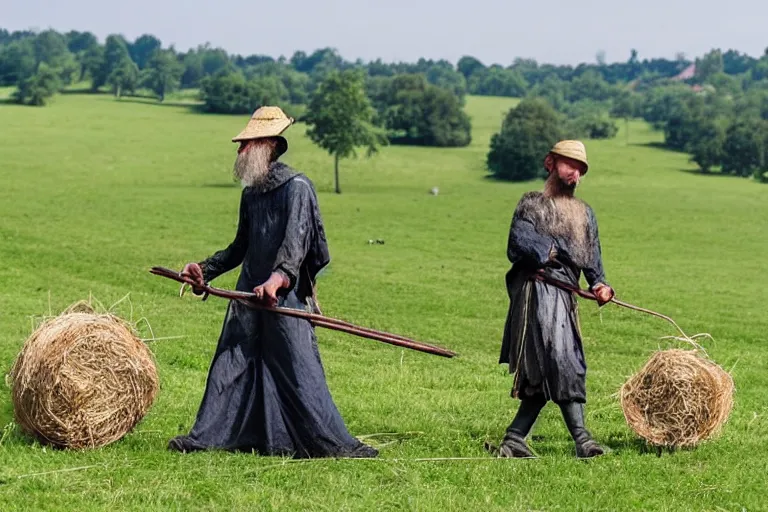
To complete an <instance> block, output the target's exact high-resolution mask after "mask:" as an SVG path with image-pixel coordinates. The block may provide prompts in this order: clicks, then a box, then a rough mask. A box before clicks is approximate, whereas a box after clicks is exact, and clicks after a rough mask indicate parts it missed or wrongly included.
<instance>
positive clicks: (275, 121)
mask: <svg viewBox="0 0 768 512" xmlns="http://www.w3.org/2000/svg"><path fill="white" fill-rule="evenodd" d="M293 122H294V119H293V118H292V117H288V116H287V115H285V112H283V110H282V109H281V108H280V107H261V108H259V109H257V110H256V111H255V112H254V113H253V115H252V116H251V119H250V121H248V124H247V125H246V127H245V128H244V129H243V131H241V132H240V133H238V134H237V136H235V137H233V138H232V142H241V141H246V140H254V139H263V138H269V137H275V138H277V139H278V140H279V141H280V144H281V145H282V146H283V147H282V148H281V151H280V152H281V153H284V152H285V151H286V150H287V149H288V141H286V140H285V138H284V137H282V136H281V134H282V133H283V132H284V131H285V130H287V129H288V127H289V126H291V125H292V124H293Z"/></svg>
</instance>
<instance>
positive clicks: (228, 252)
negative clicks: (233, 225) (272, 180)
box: [199, 190, 248, 282]
mask: <svg viewBox="0 0 768 512" xmlns="http://www.w3.org/2000/svg"><path fill="white" fill-rule="evenodd" d="M245 192H246V191H245V190H243V192H242V194H241V195H240V212H239V220H238V225H237V233H236V234H235V239H234V240H233V241H232V243H230V244H229V246H228V247H227V248H226V249H222V250H221V251H217V252H216V253H214V254H213V255H212V256H210V257H208V258H206V259H205V260H203V261H201V262H200V263H199V265H200V268H201V269H202V270H203V279H204V280H205V282H209V281H212V280H214V279H216V278H217V277H219V276H220V275H221V274H224V273H226V272H229V271H230V270H232V269H233V268H235V267H237V266H238V265H240V264H241V263H242V262H243V259H244V258H245V253H246V252H247V250H248V210H247V206H246V204H245Z"/></svg>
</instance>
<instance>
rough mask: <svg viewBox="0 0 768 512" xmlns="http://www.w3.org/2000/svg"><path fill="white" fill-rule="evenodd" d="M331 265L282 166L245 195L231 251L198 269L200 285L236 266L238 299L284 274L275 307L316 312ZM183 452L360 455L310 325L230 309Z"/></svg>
mask: <svg viewBox="0 0 768 512" xmlns="http://www.w3.org/2000/svg"><path fill="white" fill-rule="evenodd" d="M329 262H330V256H329V252H328V246H327V243H326V238H325V232H324V229H323V222H322V219H321V216H320V211H319V209H318V204H317V197H316V194H315V190H314V187H313V185H312V183H311V182H310V180H309V179H308V178H307V177H306V176H304V175H302V174H299V173H297V172H296V171H294V170H293V169H291V168H290V167H288V166H286V165H285V164H282V163H280V162H276V163H273V164H272V166H271V170H270V174H269V177H268V180H267V182H266V183H265V184H264V185H262V186H261V187H260V188H259V189H258V190H257V189H254V188H252V187H247V188H245V189H244V190H243V192H242V196H241V200H240V217H239V225H238V228H237V234H236V236H235V239H234V241H233V242H232V243H231V244H230V245H229V246H228V247H227V248H226V249H224V250H221V251H218V252H216V253H215V254H213V255H212V256H211V257H209V258H207V259H206V260H205V261H202V262H201V263H200V264H201V267H202V269H203V274H204V279H205V281H206V282H208V281H210V280H213V279H215V278H216V277H217V276H219V275H221V274H223V273H225V272H228V271H230V270H232V269H234V268H235V267H237V266H238V265H240V264H241V263H242V269H241V273H240V278H239V280H238V282H237V289H238V290H242V291H248V292H250V291H252V290H253V288H254V287H255V286H258V285H260V284H262V283H264V282H265V281H266V280H267V279H269V277H270V275H271V274H272V272H275V271H281V272H283V273H284V274H285V275H286V276H287V277H288V278H289V280H290V287H289V289H288V290H286V289H283V290H281V292H280V293H279V295H278V296H279V303H278V306H283V307H289V308H295V309H306V310H312V309H314V308H315V305H314V301H313V296H314V294H313V289H314V281H315V278H316V276H317V274H318V272H319V271H320V270H321V269H323V268H324V267H325V266H326V265H328V263H329ZM187 443H190V444H192V445H194V446H195V447H196V448H197V449H203V448H217V449H225V450H247V451H251V450H255V451H256V452H257V453H260V454H263V455H288V456H294V457H296V458H306V457H324V456H347V455H350V454H351V453H352V452H354V451H355V450H357V449H360V448H361V447H364V445H363V444H362V443H361V442H360V441H358V440H357V439H355V438H354V437H353V436H352V435H351V434H350V433H349V432H348V431H347V428H346V426H345V424H344V421H343V420H342V418H341V415H340V414H339V411H338V410H337V408H336V405H335V404H334V402H333V399H332V398H331V395H330V392H329V390H328V387H327V384H326V379H325V372H324V369H323V366H322V363H321V360H320V355H319V353H318V347H317V339H316V337H315V333H314V329H313V327H312V325H311V324H310V323H309V321H307V320H304V319H300V318H294V317H288V316H285V315H279V314H276V313H270V312H265V311H258V310H254V309H251V308H248V307H246V306H244V305H243V304H241V303H239V302H236V301H233V302H230V304H229V307H228V308H227V314H226V317H225V319H224V325H223V329H222V331H221V335H220V338H219V342H218V346H217V348H216V353H215V355H214V357H213V361H212V364H211V367H210V370H209V374H208V379H207V383H206V388H205V394H204V396H203V400H202V404H201V406H200V409H199V411H198V414H197V419H196V422H195V424H194V426H193V428H192V430H191V432H190V434H189V436H188V437H187Z"/></svg>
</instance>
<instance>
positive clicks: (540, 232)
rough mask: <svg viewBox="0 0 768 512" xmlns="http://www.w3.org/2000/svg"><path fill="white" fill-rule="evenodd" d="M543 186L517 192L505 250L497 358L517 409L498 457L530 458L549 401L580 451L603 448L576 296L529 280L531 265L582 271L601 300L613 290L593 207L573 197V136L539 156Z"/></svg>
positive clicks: (574, 276) (569, 273) (582, 160)
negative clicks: (505, 298)
mask: <svg viewBox="0 0 768 512" xmlns="http://www.w3.org/2000/svg"><path fill="white" fill-rule="evenodd" d="M544 167H545V168H546V170H547V172H548V174H549V176H548V178H547V181H546V184H545V186H544V190H543V191H534V192H528V193H526V194H524V195H523V197H522V198H521V199H520V202H519V203H518V205H517V207H516V209H515V212H514V214H513V217H512V224H511V227H510V231H509V239H508V246H507V257H508V258H509V260H510V262H511V263H512V268H511V270H510V271H509V272H508V273H507V276H506V284H507V293H508V295H509V300H510V304H509V312H508V315H507V320H506V325H505V328H504V335H503V343H502V347H501V356H500V358H499V362H500V363H501V364H508V365H509V371H510V373H514V374H515V377H514V383H513V386H512V393H511V395H512V397H514V398H518V399H519V400H520V408H519V409H518V411H517V414H516V416H515V418H514V420H513V421H512V423H511V424H510V425H509V427H508V428H507V431H506V435H505V436H504V439H503V440H502V443H501V445H500V446H499V448H498V452H499V455H500V456H503V457H533V456H534V455H533V453H532V452H531V450H530V448H529V447H528V445H527V444H526V442H525V438H526V437H527V436H528V434H529V432H530V431H531V428H532V427H533V424H534V423H535V421H536V419H537V417H538V415H539V413H540V412H541V410H542V408H543V407H544V405H545V404H546V403H547V401H549V400H551V401H553V402H555V403H557V404H558V406H559V407H560V410H561V412H562V415H563V418H564V420H565V424H566V425H567V427H568V430H569V432H570V434H571V436H572V437H573V441H574V443H575V446H576V456H577V457H579V458H583V457H593V456H596V455H601V454H603V453H604V450H603V449H602V448H601V447H600V445H599V444H598V443H597V442H595V441H594V440H593V439H592V437H591V435H590V433H589V432H588V431H587V429H586V428H585V426H584V404H585V403H586V386H585V377H586V368H587V367H586V363H585V360H584V351H583V347H582V338H581V331H580V326H579V319H578V311H577V302H576V298H575V297H574V296H573V294H572V293H571V292H568V291H564V290H562V289H561V288H557V287H555V286H552V285H550V284H546V283H543V282H541V281H536V280H533V279H532V276H533V274H535V273H536V272H544V273H545V274H546V275H548V276H550V277H552V278H555V279H558V280H560V281H562V282H565V283H568V284H571V285H574V286H578V285H579V278H580V276H581V273H582V272H583V273H584V276H585V278H586V280H587V282H588V283H589V288H590V290H591V291H592V292H594V293H595V295H596V296H597V299H598V303H599V304H600V305H601V306H602V305H603V304H605V303H607V302H609V301H610V300H611V299H612V298H613V295H614V292H613V289H612V288H611V287H610V286H609V285H608V284H607V283H606V279H605V272H604V270H603V262H602V256H601V249H600V239H599V237H598V230H597V220H596V218H595V214H594V212H593V211H592V208H591V207H590V206H589V205H588V204H586V203H585V202H584V201H582V200H580V199H577V198H576V197H574V191H575V190H576V187H577V185H578V184H579V181H580V180H581V178H582V177H583V176H584V175H585V174H586V173H587V171H588V169H589V163H588V161H587V153H586V149H585V147H584V144H582V143H581V142H579V141H571V140H566V141H560V142H558V143H557V144H555V146H554V147H553V148H552V149H551V151H550V152H549V153H548V154H547V155H546V157H545V159H544Z"/></svg>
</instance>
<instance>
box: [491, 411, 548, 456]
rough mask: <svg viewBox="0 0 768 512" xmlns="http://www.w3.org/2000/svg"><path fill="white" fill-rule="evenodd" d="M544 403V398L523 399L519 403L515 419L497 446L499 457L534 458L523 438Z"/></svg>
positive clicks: (534, 421) (531, 426)
mask: <svg viewBox="0 0 768 512" xmlns="http://www.w3.org/2000/svg"><path fill="white" fill-rule="evenodd" d="M546 403H547V401H546V399H545V398H544V397H536V398H524V399H522V400H521V401H520V408H519V409H518V410H517V414H516V415H515V419H514V420H512V423H510V425H509V427H507V432H506V434H505V435H504V439H503V440H502V441H501V445H500V446H499V457H521V458H535V457H536V456H535V455H534V454H533V452H532V451H531V449H530V448H529V447H528V445H527V444H526V442H525V438H526V437H527V436H528V433H529V432H530V431H531V428H533V424H534V423H536V418H538V417H539V413H540V412H541V410H542V409H543V408H544V405H546Z"/></svg>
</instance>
